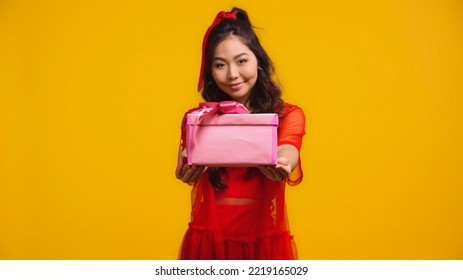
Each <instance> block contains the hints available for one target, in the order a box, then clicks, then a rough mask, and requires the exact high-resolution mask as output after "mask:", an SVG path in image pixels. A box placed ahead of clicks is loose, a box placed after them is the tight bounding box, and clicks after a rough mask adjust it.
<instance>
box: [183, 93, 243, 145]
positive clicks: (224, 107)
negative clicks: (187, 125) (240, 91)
mask: <svg viewBox="0 0 463 280" xmlns="http://www.w3.org/2000/svg"><path fill="white" fill-rule="evenodd" d="M192 113H194V114H196V119H195V120H194V125H193V133H192V135H193V143H194V144H195V145H197V142H196V130H197V126H198V125H199V124H200V123H201V121H202V120H203V118H204V117H205V116H217V114H249V111H248V109H246V107H244V105H243V104H241V103H239V102H236V101H231V100H230V101H221V102H201V103H199V109H198V110H195V111H193V112H192Z"/></svg>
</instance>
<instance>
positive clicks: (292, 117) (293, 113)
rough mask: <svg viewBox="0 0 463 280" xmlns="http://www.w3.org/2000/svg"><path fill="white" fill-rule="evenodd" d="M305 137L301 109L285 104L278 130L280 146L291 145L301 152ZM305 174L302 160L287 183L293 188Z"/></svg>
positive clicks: (303, 117) (303, 118)
mask: <svg viewBox="0 0 463 280" xmlns="http://www.w3.org/2000/svg"><path fill="white" fill-rule="evenodd" d="M304 135H305V116H304V112H303V111H302V109H301V108H299V107H298V106H295V105H290V104H285V109H284V110H283V112H282V114H281V117H280V126H279V128H278V145H283V144H289V145H293V146H294V147H296V148H297V150H298V151H299V152H300V151H301V146H302V137H303V136H304ZM302 177H303V172H302V165H301V158H300V157H299V161H298V164H297V166H296V168H295V169H294V170H293V172H292V173H291V175H290V176H289V178H288V179H287V181H286V182H287V183H288V184H289V185H291V186H294V185H297V184H299V183H300V182H301V181H302Z"/></svg>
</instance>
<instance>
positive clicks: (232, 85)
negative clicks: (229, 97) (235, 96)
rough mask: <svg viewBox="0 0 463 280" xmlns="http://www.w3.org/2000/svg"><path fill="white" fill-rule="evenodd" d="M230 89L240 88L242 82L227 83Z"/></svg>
mask: <svg viewBox="0 0 463 280" xmlns="http://www.w3.org/2000/svg"><path fill="white" fill-rule="evenodd" d="M228 86H229V87H230V88H231V89H232V90H240V89H241V87H242V86H243V83H235V84H230V85H228Z"/></svg>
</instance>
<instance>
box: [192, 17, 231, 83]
mask: <svg viewBox="0 0 463 280" xmlns="http://www.w3.org/2000/svg"><path fill="white" fill-rule="evenodd" d="M225 18H230V19H236V14H235V13H228V12H223V11H222V12H219V13H218V14H217V15H216V16H215V19H214V21H213V22H212V24H211V26H209V28H208V29H207V31H206V34H205V35H204V39H203V55H202V59H201V70H200V72H199V81H198V91H200V90H201V89H202V88H203V86H204V67H205V63H206V44H207V40H208V39H209V34H210V33H211V31H212V29H214V27H215V26H216V25H217V24H218V23H219V22H220V21H221V20H222V19H225Z"/></svg>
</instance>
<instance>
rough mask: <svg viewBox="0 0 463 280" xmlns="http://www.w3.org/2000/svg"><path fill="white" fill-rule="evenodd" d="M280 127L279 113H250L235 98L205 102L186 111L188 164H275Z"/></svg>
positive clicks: (249, 165) (250, 165) (219, 165)
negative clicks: (196, 108) (278, 129)
mask: <svg viewBox="0 0 463 280" xmlns="http://www.w3.org/2000/svg"><path fill="white" fill-rule="evenodd" d="M277 128H278V115H277V114H249V112H248V111H247V109H246V108H245V107H244V106H243V105H242V104H240V103H238V102H234V101H224V102H218V103H217V102H203V103H201V104H200V109H198V110H196V111H193V112H191V113H189V114H188V115H187V145H186V148H187V155H188V164H190V165H202V166H211V167H212V166H218V167H227V166H248V167H252V166H258V165H274V164H276V163H277V141H278V140H277Z"/></svg>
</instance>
